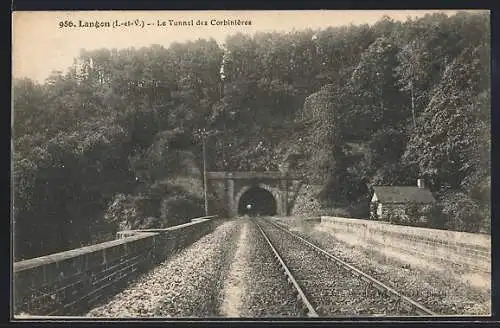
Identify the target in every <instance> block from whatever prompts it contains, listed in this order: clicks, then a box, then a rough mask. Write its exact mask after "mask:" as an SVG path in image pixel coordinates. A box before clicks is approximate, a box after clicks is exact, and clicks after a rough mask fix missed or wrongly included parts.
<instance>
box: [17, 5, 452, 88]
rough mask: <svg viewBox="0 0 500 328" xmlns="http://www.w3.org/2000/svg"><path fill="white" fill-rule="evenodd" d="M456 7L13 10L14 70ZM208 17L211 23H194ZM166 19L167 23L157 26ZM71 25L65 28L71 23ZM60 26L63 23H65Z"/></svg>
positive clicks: (41, 76) (38, 71) (23, 72)
mask: <svg viewBox="0 0 500 328" xmlns="http://www.w3.org/2000/svg"><path fill="white" fill-rule="evenodd" d="M433 12H444V13H446V14H448V15H452V14H454V13H456V12H457V11H456V10H314V11H303V10H301V11H175V12H173V11H71V12H68V11H59V12H58V11H51V12H40V11H38V12H14V13H13V19H12V25H13V26H12V74H13V77H14V78H21V77H29V78H31V79H34V80H36V81H39V82H43V81H44V80H45V79H46V78H47V77H48V76H49V75H50V73H51V72H52V71H54V70H61V71H64V70H66V69H67V68H68V67H69V66H71V64H72V63H73V60H74V58H76V57H78V55H79V53H80V50H81V49H86V50H93V49H99V48H117V49H122V48H128V47H136V48H140V47H143V46H149V45H152V44H160V45H163V46H165V47H168V46H169V44H170V43H172V42H184V41H188V40H196V39H199V38H214V39H215V40H217V41H218V42H223V41H224V39H225V38H226V37H227V36H228V35H231V34H235V33H238V32H243V33H248V34H250V35H252V34H254V33H256V32H271V31H279V32H286V31H292V30H303V29H307V28H310V29H313V30H315V29H323V28H327V27H330V26H341V25H349V24H355V25H358V24H373V23H375V22H377V21H378V20H379V19H381V18H382V17H383V16H384V15H386V16H389V17H390V18H392V19H394V20H399V21H405V20H406V19H407V18H408V17H412V18H415V17H421V16H423V15H425V14H427V13H433ZM213 19H215V20H224V19H226V20H236V19H240V20H242V21H251V25H241V26H220V25H219V26H217V25H210V23H211V21H212V20H213ZM116 20H118V21H119V22H125V21H132V22H136V21H137V22H139V25H142V22H144V24H148V23H149V24H151V25H149V26H148V25H144V27H141V26H136V25H133V26H120V27H116V28H114V27H113V22H114V21H116ZM169 20H176V21H178V20H183V21H190V20H193V23H194V24H195V25H194V26H169V25H170V22H169ZM198 20H200V21H207V22H208V26H202V25H196V22H197V21H198ZM96 21H99V22H109V23H110V25H111V27H102V28H95V27H80V26H79V25H80V22H82V25H85V23H86V22H96ZM158 21H159V22H160V24H161V23H162V22H165V24H166V26H158ZM71 24H73V25H74V26H73V27H65V26H64V25H71ZM60 25H63V26H62V27H61V26H60Z"/></svg>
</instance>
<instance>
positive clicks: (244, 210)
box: [238, 187, 277, 216]
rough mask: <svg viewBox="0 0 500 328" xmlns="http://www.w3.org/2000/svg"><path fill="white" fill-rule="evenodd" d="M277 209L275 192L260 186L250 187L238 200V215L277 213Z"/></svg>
mask: <svg viewBox="0 0 500 328" xmlns="http://www.w3.org/2000/svg"><path fill="white" fill-rule="evenodd" d="M276 211H277V206H276V200H275V199H274V196H273V194H271V193H270V192H269V191H267V190H265V189H263V188H260V187H252V188H250V189H248V190H247V191H246V192H245V193H244V194H243V195H242V196H241V198H240V200H239V202H238V215H250V216H260V215H276Z"/></svg>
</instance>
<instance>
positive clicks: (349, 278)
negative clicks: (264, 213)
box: [262, 223, 416, 317]
mask: <svg viewBox="0 0 500 328" xmlns="http://www.w3.org/2000/svg"><path fill="white" fill-rule="evenodd" d="M262 227H263V229H264V230H265V232H266V234H267V235H268V237H269V239H270V240H271V241H272V242H273V244H274V246H275V247H276V249H277V250H278V252H279V253H280V254H281V256H282V257H283V260H284V261H285V263H287V265H288V267H289V269H290V271H291V272H292V273H293V275H294V277H295V279H296V280H297V282H298V283H299V285H301V286H302V288H303V290H304V293H305V294H306V296H307V298H308V299H309V301H310V302H311V304H312V305H313V307H314V308H315V310H316V312H317V313H318V314H319V315H320V316H321V317H353V316H374V315H377V316H408V315H416V313H412V312H408V311H407V310H405V309H404V308H402V307H400V306H399V304H398V301H397V300H394V299H393V298H389V297H387V295H385V294H383V293H380V292H379V291H378V290H377V289H376V288H374V287H373V286H369V285H368V284H367V283H366V282H364V281H362V280H361V279H359V278H357V277H355V276H353V275H352V274H350V273H349V272H347V271H346V270H344V269H342V268H339V267H338V266H336V265H335V264H334V263H333V262H332V261H330V260H328V259H327V258H326V257H324V256H323V255H321V254H318V253H317V252H315V251H314V250H313V249H312V248H310V247H307V246H306V245H304V244H303V243H301V242H300V241H299V240H298V239H296V238H294V237H292V236H290V235H289V234H287V233H286V232H284V231H282V230H281V229H278V228H277V227H274V226H272V225H271V224H269V223H263V224H262Z"/></svg>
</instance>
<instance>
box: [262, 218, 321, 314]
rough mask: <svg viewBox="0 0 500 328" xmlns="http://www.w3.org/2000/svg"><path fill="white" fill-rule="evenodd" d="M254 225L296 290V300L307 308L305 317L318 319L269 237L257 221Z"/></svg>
mask: <svg viewBox="0 0 500 328" xmlns="http://www.w3.org/2000/svg"><path fill="white" fill-rule="evenodd" d="M255 224H256V225H257V227H258V228H259V230H260V232H261V234H262V236H263V237H264V239H265V240H266V242H267V244H268V245H269V247H270V248H271V250H272V251H273V253H274V256H275V257H276V258H277V259H278V262H279V263H280V265H281V267H282V269H283V271H284V273H285V275H286V276H287V277H288V281H289V282H290V283H292V284H293V286H294V287H295V289H296V290H297V293H298V299H300V300H301V301H302V303H303V304H304V305H305V306H306V308H307V316H308V317H319V315H318V313H317V312H316V310H315V309H314V307H313V306H312V305H311V302H309V300H308V299H307V297H306V295H305V293H304V291H303V290H302V288H301V287H300V285H299V284H298V282H297V280H296V279H295V278H294V277H293V275H292V273H291V272H290V269H288V266H287V265H286V263H285V261H283V258H282V257H281V255H280V254H279V253H278V251H277V250H276V248H275V247H274V245H273V244H272V242H271V240H269V237H267V235H266V233H265V232H264V230H263V229H262V227H261V226H260V224H259V223H258V222H257V220H256V221H255Z"/></svg>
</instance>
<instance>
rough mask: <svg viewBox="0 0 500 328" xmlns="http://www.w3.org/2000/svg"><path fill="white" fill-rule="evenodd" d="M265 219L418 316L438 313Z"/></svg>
mask: <svg viewBox="0 0 500 328" xmlns="http://www.w3.org/2000/svg"><path fill="white" fill-rule="evenodd" d="M266 221H267V222H268V223H269V224H271V225H274V226H275V227H277V228H278V229H280V230H282V231H283V232H285V233H287V234H289V235H290V236H293V237H294V238H296V239H299V240H300V241H301V242H303V243H304V244H306V245H307V246H309V247H311V248H313V249H314V250H315V251H317V252H319V253H320V254H322V255H324V256H326V257H327V258H329V259H331V260H333V261H335V262H336V263H338V264H340V265H341V266H342V267H343V268H345V269H347V271H350V272H351V273H352V274H353V275H355V276H357V277H359V278H360V279H361V280H363V281H365V282H367V283H368V284H370V285H373V286H374V287H375V288H377V289H378V290H379V291H382V292H388V293H389V294H392V296H394V297H396V298H397V299H399V300H402V301H403V302H404V303H406V304H407V305H409V306H410V308H411V309H413V310H415V312H416V313H417V314H419V315H420V316H437V315H438V314H436V313H435V312H433V311H431V310H430V309H428V308H426V307H425V306H423V305H421V304H419V303H418V302H416V301H414V300H412V299H411V298H409V297H407V296H404V295H403V294H401V293H400V292H398V291H397V290H395V289H393V288H391V287H389V286H387V285H385V284H384V283H382V282H381V281H379V280H377V279H376V278H374V277H372V276H370V275H368V274H366V273H364V272H363V271H361V270H359V269H358V268H355V267H354V266H352V265H350V264H349V263H347V262H345V261H343V260H341V259H340V258H338V257H336V256H335V255H332V254H330V253H328V252H327V251H325V250H323V249H321V248H320V247H318V246H316V245H314V244H313V243H311V242H310V241H308V240H306V239H304V238H303V237H301V236H299V235H297V234H295V233H293V232H291V231H289V230H288V229H286V228H284V227H282V226H280V225H279V224H276V223H274V222H272V221H270V220H266Z"/></svg>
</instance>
